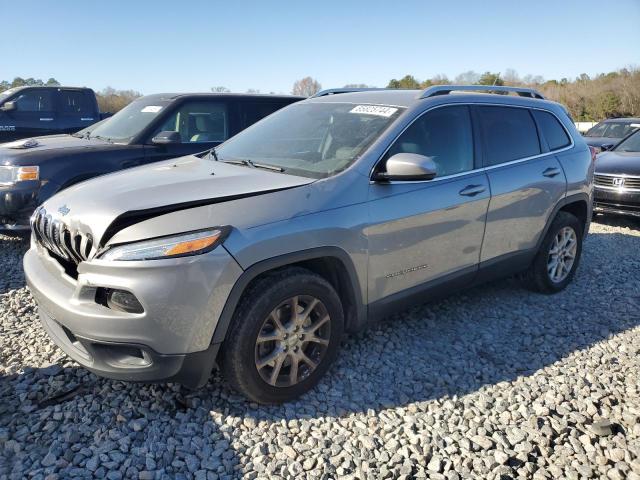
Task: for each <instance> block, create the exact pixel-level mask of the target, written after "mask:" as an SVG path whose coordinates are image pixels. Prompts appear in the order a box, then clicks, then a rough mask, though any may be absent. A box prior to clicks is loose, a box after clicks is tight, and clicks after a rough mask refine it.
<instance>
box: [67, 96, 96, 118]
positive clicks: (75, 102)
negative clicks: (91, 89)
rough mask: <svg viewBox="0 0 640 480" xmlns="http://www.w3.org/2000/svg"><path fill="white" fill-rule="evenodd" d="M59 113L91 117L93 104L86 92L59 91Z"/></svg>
mask: <svg viewBox="0 0 640 480" xmlns="http://www.w3.org/2000/svg"><path fill="white" fill-rule="evenodd" d="M60 113H61V114H62V115H70V116H80V117H84V116H87V115H89V116H91V115H93V113H94V111H93V103H92V102H91V101H90V98H89V95H88V94H87V92H85V91H82V90H65V89H62V90H60Z"/></svg>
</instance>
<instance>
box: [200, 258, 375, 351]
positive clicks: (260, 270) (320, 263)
mask: <svg viewBox="0 0 640 480" xmlns="http://www.w3.org/2000/svg"><path fill="white" fill-rule="evenodd" d="M294 266H295V267H302V268H306V269H307V270H309V271H311V272H313V273H316V274H318V275H320V276H321V277H323V278H324V279H325V280H327V281H328V282H329V283H331V285H332V286H333V288H334V289H335V290H336V292H337V293H338V296H339V297H340V300H341V302H342V305H343V308H344V311H345V312H344V313H345V330H346V331H350V332H353V331H357V330H360V329H361V328H362V327H364V325H365V323H366V309H365V306H364V302H363V299H362V293H361V292H362V291H361V287H360V280H359V278H358V274H357V272H356V268H355V265H354V264H353V261H352V260H351V258H350V257H349V254H348V253H347V252H345V251H344V250H342V249H341V248H339V247H319V248H312V249H309V250H302V251H299V252H293V253H288V254H285V255H280V256H277V257H274V258H270V259H267V260H263V261H261V262H258V263H255V264H254V265H252V266H251V267H249V268H247V269H246V270H245V271H244V272H243V273H242V275H241V276H240V278H239V279H238V280H237V281H236V283H235V284H234V286H233V287H232V289H231V293H230V294H229V296H228V297H227V301H226V303H225V306H224V308H223V309H222V313H221V314H220V318H219V319H218V323H217V325H216V328H215V330H214V332H213V337H212V339H211V343H221V342H223V341H224V339H225V337H226V334H227V331H228V329H229V326H230V325H231V321H232V319H233V314H234V313H235V311H236V308H237V307H238V304H239V303H240V299H241V298H242V295H243V294H244V292H245V291H247V289H248V288H249V287H250V286H251V284H252V283H253V282H255V281H256V280H258V279H259V278H262V277H263V276H264V275H267V274H269V273H271V272H274V271H276V270H281V269H283V268H287V267H294Z"/></svg>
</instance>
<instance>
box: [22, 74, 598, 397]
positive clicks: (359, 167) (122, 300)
mask: <svg viewBox="0 0 640 480" xmlns="http://www.w3.org/2000/svg"><path fill="white" fill-rule="evenodd" d="M489 88H490V90H491V91H497V92H498V93H500V94H499V95H495V94H482V93H476V92H473V90H481V89H484V90H485V91H486V89H487V87H468V86H467V87H455V86H437V87H431V88H429V89H427V90H425V91H409V90H404V91H403V90H366V91H344V90H330V91H324V92H321V93H319V94H318V95H316V96H315V97H313V98H310V99H308V100H306V101H303V102H300V103H296V104H293V105H291V106H289V107H286V108H284V109H283V110H280V111H278V112H277V113H275V114H273V115H271V116H269V117H267V118H266V119H264V120H262V121H260V122H258V123H257V124H255V125H254V126H252V127H250V128H249V129H247V130H245V131H244V132H242V133H240V134H239V135H237V136H235V137H234V138H232V139H230V140H228V141H227V142H225V143H224V144H222V145H221V146H220V147H218V148H216V149H215V150H210V151H208V152H205V153H203V154H199V155H192V156H186V157H181V158H179V159H174V160H169V161H165V162H162V163H157V164H153V165H149V166H144V167H140V168H134V169H131V170H128V171H124V172H118V173H114V174H110V175H107V176H104V177H100V178H97V179H94V180H90V181H87V182H84V183H81V184H79V185H76V186H74V187H72V188H69V189H68V190H65V191H63V192H61V193H60V194H58V195H56V196H54V197H52V198H51V199H49V200H48V201H47V202H46V203H45V204H44V205H43V206H42V207H40V208H39V209H38V210H37V211H36V212H35V214H34V216H33V218H32V222H31V223H32V246H31V249H30V250H29V251H28V252H27V254H26V255H25V259H24V267H25V271H26V276H27V279H28V284H29V287H30V289H31V291H32V292H33V295H34V296H35V298H36V300H37V302H38V304H39V307H40V318H41V320H42V324H43V326H44V328H45V329H46V331H47V332H48V333H49V335H50V336H51V337H52V339H53V340H54V341H55V342H56V343H57V344H58V345H59V346H60V347H61V348H62V349H63V350H64V351H65V352H67V354H68V355H69V356H70V357H72V358H73V359H74V360H76V361H77V362H78V363H80V364H82V365H84V366H85V367H86V368H88V369H90V370H91V371H93V372H95V373H96V374H98V375H103V376H106V377H110V378H116V379H122V380H135V381H176V382H180V383H182V384H184V385H187V386H189V387H198V386H201V385H203V384H204V383H206V382H207V380H208V378H209V376H210V373H211V370H212V368H213V367H214V366H215V365H220V367H221V369H222V372H223V374H224V376H225V377H226V379H227V381H228V382H229V383H230V384H231V385H232V386H233V387H235V388H236V389H237V390H238V391H240V392H242V393H243V394H244V395H246V396H247V397H249V398H250V399H252V400H255V401H257V402H263V403H273V402H282V401H287V400H290V399H292V398H295V397H297V396H298V395H300V394H302V393H303V392H305V391H307V390H309V389H310V388H312V387H313V386H314V385H315V384H316V383H317V382H318V381H319V379H320V378H321V377H322V375H324V373H325V372H326V371H327V369H328V368H329V366H330V364H331V362H332V361H333V360H334V359H335V357H336V355H337V351H338V347H339V345H340V339H341V337H342V335H343V333H344V332H354V331H357V330H360V329H362V328H363V327H364V326H366V325H367V324H369V323H370V322H372V321H374V319H377V318H380V317H383V316H385V315H387V314H389V313H390V312H392V311H397V310H398V309H402V308H406V307H407V306H408V305H410V304H413V303H416V302H425V301H427V300H429V299H430V298H432V297H433V296H434V295H436V294H439V293H442V292H455V291H457V290H459V289H462V288H466V287H469V286H470V285H473V284H477V283H478V282H482V281H486V280H487V279H491V278H495V277H501V276H505V275H511V274H515V273H519V274H521V276H522V278H523V280H524V282H525V283H526V285H528V286H529V287H531V288H533V289H534V290H536V291H539V292H543V293H554V292H558V291H560V290H562V289H563V288H565V287H566V286H567V284H568V283H569V282H570V281H571V280H572V278H573V276H574V274H575V271H576V268H577V266H578V262H579V259H580V252H581V248H582V239H583V237H584V235H585V234H586V232H587V230H588V228H589V221H590V218H591V204H592V193H593V188H592V176H593V158H592V155H591V153H590V150H589V148H588V147H587V145H586V144H585V143H584V141H583V140H582V138H581V136H580V135H579V134H578V133H577V131H576V129H575V128H574V126H573V124H572V122H571V120H570V118H569V117H568V115H567V113H566V111H565V110H564V108H563V107H562V106H561V105H559V104H556V103H553V102H549V101H546V100H544V98H543V97H542V96H541V95H540V94H539V93H537V92H536V91H534V90H528V89H519V88H514V87H489ZM470 91H471V92H470ZM509 93H515V94H517V95H508V94H509Z"/></svg>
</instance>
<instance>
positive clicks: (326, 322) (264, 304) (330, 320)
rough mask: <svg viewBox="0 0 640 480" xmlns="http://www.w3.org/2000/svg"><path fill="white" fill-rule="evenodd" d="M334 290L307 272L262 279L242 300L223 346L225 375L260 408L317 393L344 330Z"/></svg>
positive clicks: (287, 271)
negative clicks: (313, 391)
mask: <svg viewBox="0 0 640 480" xmlns="http://www.w3.org/2000/svg"><path fill="white" fill-rule="evenodd" d="M343 317H344V316H343V310H342V304H341V302H340V298H339V297H338V294H337V293H336V291H335V290H334V289H333V287H332V286H331V285H330V284H329V282H327V281H326V280H324V279H323V278H322V277H320V276H319V275H316V274H314V273H312V272H310V271H308V270H306V269H303V268H297V267H296V268H287V269H284V270H280V271H278V272H275V273H274V274H271V275H267V276H265V277H263V278H261V279H259V280H258V281H257V282H256V283H254V284H253V286H252V287H250V288H249V290H248V291H247V292H246V293H245V294H244V295H243V298H242V300H241V301H240V304H239V306H238V308H237V309H236V312H235V314H234V317H233V320H232V324H231V326H230V330H229V332H228V333H227V337H226V339H225V341H224V344H223V346H222V358H221V363H222V373H223V375H224V376H225V378H226V379H227V381H228V382H229V383H230V384H231V386H232V387H234V388H235V389H236V390H237V391H238V392H240V393H242V394H243V395H245V396H246V397H248V398H249V399H251V400H253V401H255V402H258V403H282V402H286V401H289V400H292V399H294V398H296V397H298V396H300V395H302V394H303V393H305V392H307V391H308V390H310V389H311V388H313V387H314V386H315V385H316V384H317V383H318V381H319V380H320V378H321V377H322V376H323V375H324V374H325V372H326V371H327V369H328V368H329V366H330V365H331V363H332V362H333V360H334V359H335V357H336V354H337V352H338V347H339V344H340V339H341V337H342V332H343V328H344V318H343Z"/></svg>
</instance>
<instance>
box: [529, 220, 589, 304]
mask: <svg viewBox="0 0 640 480" xmlns="http://www.w3.org/2000/svg"><path fill="white" fill-rule="evenodd" d="M583 231H584V226H583V225H581V223H580V221H579V220H578V219H577V218H576V217H575V216H574V215H572V214H570V213H568V212H558V214H557V215H556V218H555V219H554V220H553V222H552V223H551V226H550V227H549V230H548V231H547V234H546V235H545V237H544V239H543V241H542V244H541V245H540V249H539V250H538V253H537V254H536V257H535V259H534V260H533V263H532V264H531V266H530V267H529V269H528V270H527V271H526V272H525V273H524V274H523V281H524V284H525V286H526V287H527V288H529V289H530V290H533V291H536V292H540V293H557V292H560V291H562V290H564V289H565V288H566V287H567V285H569V283H571V281H572V280H573V277H574V275H575V273H576V269H577V268H578V264H579V263H580V255H581V254H582V240H583Z"/></svg>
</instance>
